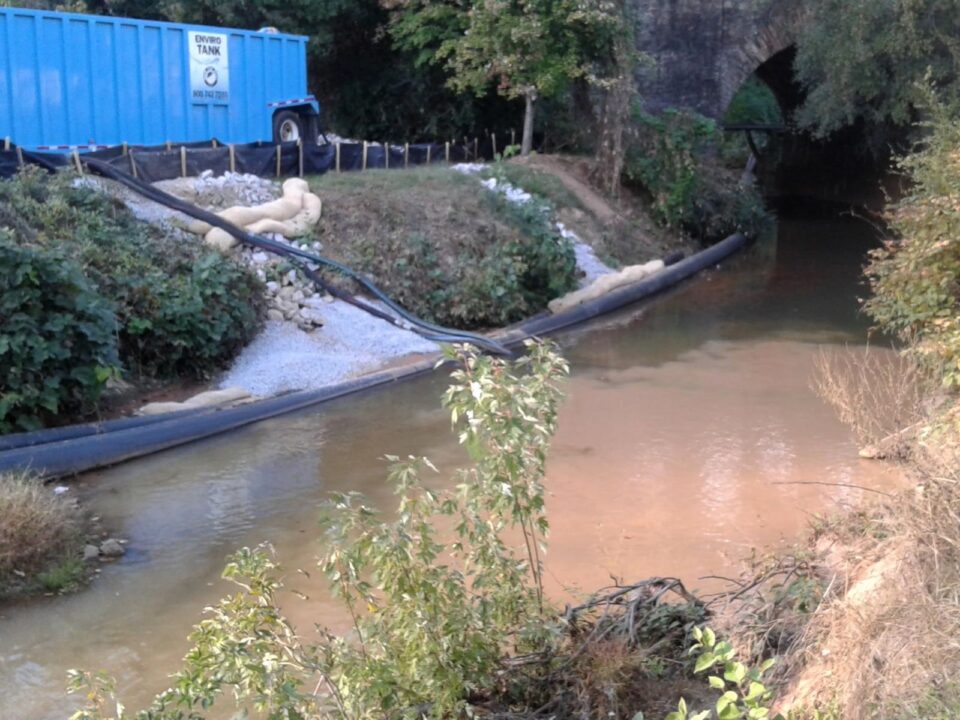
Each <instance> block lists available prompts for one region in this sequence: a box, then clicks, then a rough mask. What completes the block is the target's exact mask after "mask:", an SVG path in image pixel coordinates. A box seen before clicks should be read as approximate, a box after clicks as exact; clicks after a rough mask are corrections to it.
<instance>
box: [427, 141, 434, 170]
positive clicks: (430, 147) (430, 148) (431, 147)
mask: <svg viewBox="0 0 960 720" xmlns="http://www.w3.org/2000/svg"><path fill="white" fill-rule="evenodd" d="M431 150H433V143H430V144H428V145H427V165H429V164H430V151H431Z"/></svg>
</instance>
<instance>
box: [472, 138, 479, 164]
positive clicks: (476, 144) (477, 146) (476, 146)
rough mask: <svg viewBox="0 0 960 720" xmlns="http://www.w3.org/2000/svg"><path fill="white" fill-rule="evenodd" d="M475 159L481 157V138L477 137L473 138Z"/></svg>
mask: <svg viewBox="0 0 960 720" xmlns="http://www.w3.org/2000/svg"><path fill="white" fill-rule="evenodd" d="M473 159H474V160H479V159H480V140H479V139H477V138H474V139H473Z"/></svg>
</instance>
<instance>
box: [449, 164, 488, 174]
mask: <svg viewBox="0 0 960 720" xmlns="http://www.w3.org/2000/svg"><path fill="white" fill-rule="evenodd" d="M450 169H451V170H453V171H454V172H458V173H463V174H464V175H476V174H477V173H481V172H483V171H484V170H486V169H487V166H486V165H484V164H483V163H457V164H456V165H452V166H451V167H450Z"/></svg>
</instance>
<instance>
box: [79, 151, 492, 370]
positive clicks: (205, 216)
mask: <svg viewBox="0 0 960 720" xmlns="http://www.w3.org/2000/svg"><path fill="white" fill-rule="evenodd" d="M83 163H84V164H85V165H86V166H87V167H88V168H89V169H90V170H93V171H94V172H95V173H97V174H98V175H102V176H103V177H106V178H109V179H111V180H115V181H117V182H119V183H121V184H123V185H125V186H126V187H128V188H130V189H131V190H133V191H135V192H137V193H139V194H140V195H143V196H144V197H146V198H148V199H150V200H153V201H155V202H158V203H160V204H161V205H165V206H166V207H168V208H171V209H173V210H177V211H179V212H182V213H183V214H184V215H188V216H190V217H192V218H195V219H197V220H200V221H202V222H205V223H207V224H208V225H212V226H213V227H217V228H220V229H221V230H223V231H225V232H227V233H229V234H230V235H231V236H232V237H233V238H235V239H236V240H238V241H239V242H242V243H244V244H247V245H250V246H252V247H255V248H259V249H261V250H266V251H268V252H272V253H274V254H276V255H280V256H281V257H285V258H287V259H288V260H290V259H293V258H296V259H299V260H303V261H306V262H309V263H313V264H315V265H322V266H324V267H329V268H331V269H332V270H335V271H336V272H338V273H340V274H341V275H343V276H345V277H348V278H350V279H351V280H353V281H354V282H356V283H358V284H359V285H360V286H361V287H363V288H364V289H365V290H367V291H368V292H369V293H371V294H372V295H374V296H375V297H376V298H377V299H379V300H380V301H381V302H383V303H384V304H385V305H386V306H387V307H388V308H390V309H391V310H392V311H393V312H395V313H396V314H397V315H399V316H400V318H402V320H404V321H406V322H407V323H409V326H410V327H409V328H408V327H406V326H405V325H404V324H403V323H402V322H400V321H398V320H397V319H396V318H394V317H391V316H390V315H389V314H387V313H384V312H382V311H379V312H372V310H373V308H372V306H370V305H368V304H366V303H363V302H361V301H355V302H352V303H351V304H353V305H355V306H356V307H359V308H361V309H363V310H365V311H366V312H370V313H371V314H374V315H376V316H377V317H379V318H381V319H383V320H387V321H388V322H391V323H392V324H394V325H396V326H398V327H403V328H404V329H412V330H414V331H415V332H417V333H418V334H420V335H422V336H423V337H425V338H427V339H428V340H434V341H437V342H450V343H470V344H473V345H476V346H477V347H479V348H482V349H483V350H486V351H488V352H492V353H495V354H498V355H509V354H510V351H509V350H508V349H507V348H506V347H504V346H503V345H502V344H500V343H498V342H496V341H494V340H491V339H490V338H487V337H484V336H483V335H479V334H477V333H471V332H466V331H463V330H453V329H451V328H445V327H442V326H440V325H435V324H433V323H430V322H427V321H426V320H423V319H421V318H418V317H417V316H416V315H413V314H412V313H410V312H408V311H407V310H405V309H404V308H403V307H401V306H400V305H398V304H397V303H395V302H394V301H393V300H392V299H390V297H389V296H388V295H387V294H386V293H384V292H383V291H382V290H380V288H378V287H377V286H376V285H374V284H373V283H372V282H370V281H369V280H367V279H366V278H365V277H363V276H362V275H360V274H359V273H357V272H356V271H354V270H352V269H351V268H349V267H347V266H346V265H343V264H342V263H339V262H337V261H336V260H332V259H330V258H328V257H324V256H323V255H317V254H315V253H310V252H307V251H306V250H302V249H301V248H298V247H294V246H292V245H286V244H284V243H280V242H277V241H275V240H269V239H267V238H265V237H261V236H259V235H254V234H252V233H248V232H246V231H245V230H242V229H241V228H239V227H237V226H236V225H234V224H233V223H231V222H229V221H227V220H224V219H223V218H222V217H220V216H219V215H216V214H214V213H212V212H208V211H206V210H203V209H201V208H198V207H196V206H195V205H191V204H190V203H188V202H185V201H183V200H181V199H179V198H176V197H174V196H173V195H170V194H168V193H165V192H163V191H162V190H160V189H159V188H156V187H154V186H152V185H150V184H148V183H144V182H141V181H140V180H137V179H136V178H134V177H132V176H130V175H128V174H127V173H125V172H123V171H121V170H118V169H117V168H115V167H113V166H112V165H110V164H109V163H106V162H103V161H102V160H96V159H94V158H85V159H84V160H83ZM296 264H297V266H298V267H300V268H301V270H309V268H305V266H304V265H303V263H302V262H297V263H296ZM318 277H319V275H317V274H316V273H313V272H312V271H311V274H310V279H311V280H313V281H314V282H317V278H318ZM321 284H322V286H323V287H324V289H326V290H328V291H329V289H330V286H329V285H328V284H327V283H323V282H322V281H321ZM340 297H341V299H343V297H342V295H341V296H340Z"/></svg>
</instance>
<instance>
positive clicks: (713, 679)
mask: <svg viewBox="0 0 960 720" xmlns="http://www.w3.org/2000/svg"><path fill="white" fill-rule="evenodd" d="M707 681H708V682H709V683H710V687H712V688H713V689H714V690H723V689H724V688H725V687H727V684H726V683H725V682H724V681H723V679H722V678H718V677H717V676H716V675H711V676H710V677H708V678H707Z"/></svg>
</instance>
